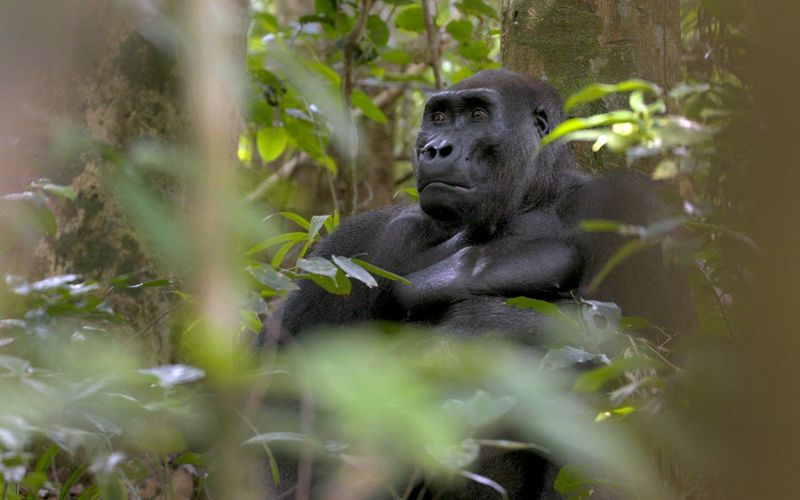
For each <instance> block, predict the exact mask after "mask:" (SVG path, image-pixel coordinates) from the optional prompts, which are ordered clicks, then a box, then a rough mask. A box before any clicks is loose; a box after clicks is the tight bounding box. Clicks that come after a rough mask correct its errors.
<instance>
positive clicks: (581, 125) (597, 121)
mask: <svg viewBox="0 0 800 500" xmlns="http://www.w3.org/2000/svg"><path fill="white" fill-rule="evenodd" d="M635 121H636V115H635V114H634V113H633V112H632V111H626V110H621V111H612V112H610V113H604V114H600V115H594V116H590V117H587V118H571V119H569V120H567V121H565V122H562V123H561V124H560V125H559V126H557V127H556V128H555V129H554V130H553V131H552V132H550V133H549V134H547V135H546V136H545V137H544V138H543V139H542V145H543V146H544V145H545V144H549V143H551V142H553V141H555V140H558V139H560V138H562V137H564V136H565V135H567V134H569V133H571V132H577V131H579V130H584V129H588V128H594V127H603V126H606V125H613V124H615V123H624V122H635Z"/></svg>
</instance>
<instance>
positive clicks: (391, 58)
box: [381, 49, 411, 66]
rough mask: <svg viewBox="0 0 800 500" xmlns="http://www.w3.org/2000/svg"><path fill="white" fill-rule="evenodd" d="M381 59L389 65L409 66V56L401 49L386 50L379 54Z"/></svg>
mask: <svg viewBox="0 0 800 500" xmlns="http://www.w3.org/2000/svg"><path fill="white" fill-rule="evenodd" d="M381 59H383V60H384V61H385V62H387V63H389V64H397V65H400V66H402V65H404V64H411V56H410V55H408V52H406V51H405V50H402V49H386V50H384V51H383V52H382V53H381Z"/></svg>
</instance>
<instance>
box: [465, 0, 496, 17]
mask: <svg viewBox="0 0 800 500" xmlns="http://www.w3.org/2000/svg"><path fill="white" fill-rule="evenodd" d="M456 8H457V9H458V10H460V11H461V12H463V13H464V14H467V15H477V16H487V17H491V18H492V19H497V18H498V16H497V11H496V10H495V9H493V8H492V7H490V6H489V5H488V4H487V3H486V2H484V1H483V0H461V1H460V2H458V3H456Z"/></svg>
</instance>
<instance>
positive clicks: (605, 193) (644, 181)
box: [561, 169, 669, 224]
mask: <svg viewBox="0 0 800 500" xmlns="http://www.w3.org/2000/svg"><path fill="white" fill-rule="evenodd" d="M668 192H669V189H668V188H666V187H665V186H664V185H662V184H660V183H657V182H655V181H653V180H652V179H650V178H649V177H647V176H646V175H644V174H642V173H640V172H637V171H635V170H627V169H624V170H618V171H614V172H610V173H607V174H603V175H600V176H597V177H594V178H592V179H590V180H588V181H586V182H584V183H582V184H580V185H579V186H578V187H577V188H576V189H574V190H573V191H572V193H570V195H569V196H568V197H567V198H566V200H565V203H564V204H563V205H562V209H561V215H562V217H563V218H564V220H565V221H567V222H577V221H579V220H582V219H608V220H617V221H622V222H626V223H629V224H647V223H649V222H652V220H653V218H654V217H656V216H658V215H663V212H664V211H665V207H666V203H664V201H663V200H662V198H663V197H665V196H666V195H667V194H668Z"/></svg>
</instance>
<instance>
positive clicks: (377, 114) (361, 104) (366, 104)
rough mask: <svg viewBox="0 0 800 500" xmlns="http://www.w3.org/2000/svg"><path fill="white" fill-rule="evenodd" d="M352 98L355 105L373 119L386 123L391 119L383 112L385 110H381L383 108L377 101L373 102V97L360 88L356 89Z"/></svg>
mask: <svg viewBox="0 0 800 500" xmlns="http://www.w3.org/2000/svg"><path fill="white" fill-rule="evenodd" d="M351 99H352V103H353V106H355V107H356V108H358V109H360V110H361V111H363V112H364V116H366V117H368V118H369V119H371V120H372V121H375V122H378V123H381V124H386V123H387V122H388V121H389V120H388V119H387V118H386V115H384V114H383V111H381V108H379V107H378V106H376V105H375V103H373V102H372V99H370V97H369V96H368V95H367V94H365V93H364V92H362V91H360V90H358V89H356V90H354V91H353V94H352V98H351Z"/></svg>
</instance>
